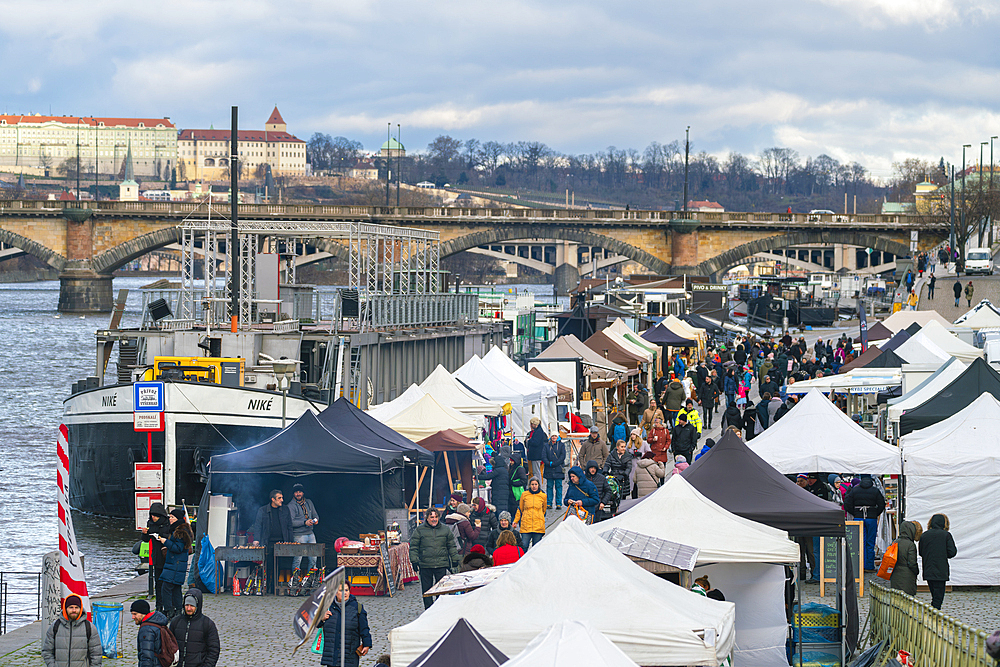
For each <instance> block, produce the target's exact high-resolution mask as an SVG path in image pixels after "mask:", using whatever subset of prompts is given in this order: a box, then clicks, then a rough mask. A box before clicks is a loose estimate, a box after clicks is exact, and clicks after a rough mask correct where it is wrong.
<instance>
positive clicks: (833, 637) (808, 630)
mask: <svg viewBox="0 0 1000 667" xmlns="http://www.w3.org/2000/svg"><path fill="white" fill-rule="evenodd" d="M792 641H793V642H794V643H795V644H796V645H798V643H799V629H798V627H797V626H796V627H793V628H792ZM839 642H840V628H828V627H809V626H808V625H806V626H805V627H804V628H803V629H802V643H803V644H836V643H839Z"/></svg>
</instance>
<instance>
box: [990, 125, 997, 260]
mask: <svg viewBox="0 0 1000 667" xmlns="http://www.w3.org/2000/svg"><path fill="white" fill-rule="evenodd" d="M996 138H997V137H995V136H993V137H990V194H989V200H988V201H989V205H990V222H989V226H990V235H989V239H988V240H989V244H990V248H992V247H993V140H994V139H996Z"/></svg>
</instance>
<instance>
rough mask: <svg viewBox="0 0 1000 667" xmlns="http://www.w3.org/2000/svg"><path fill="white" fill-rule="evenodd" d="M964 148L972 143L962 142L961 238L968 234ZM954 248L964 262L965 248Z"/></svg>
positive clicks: (969, 146) (956, 270) (970, 146)
mask: <svg viewBox="0 0 1000 667" xmlns="http://www.w3.org/2000/svg"><path fill="white" fill-rule="evenodd" d="M966 148H972V144H962V209H961V210H960V211H959V225H961V227H960V229H961V236H962V238H965V235H966V234H968V232H969V229H968V227H966V226H965V205H966V204H967V203H968V201H969V196H968V194H966V192H965V149H966ZM956 250H957V251H958V257H959V259H962V260H963V264H964V259H965V248H961V249H958V248H956ZM955 275H956V276H957V275H958V263H957V261H956V265H955Z"/></svg>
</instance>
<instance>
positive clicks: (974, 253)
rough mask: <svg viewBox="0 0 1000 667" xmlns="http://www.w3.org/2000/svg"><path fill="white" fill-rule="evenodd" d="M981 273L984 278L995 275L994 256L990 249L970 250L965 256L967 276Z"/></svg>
mask: <svg viewBox="0 0 1000 667" xmlns="http://www.w3.org/2000/svg"><path fill="white" fill-rule="evenodd" d="M973 273H981V274H983V275H984V276H989V275H992V274H993V255H992V253H991V252H990V249H989V248H970V249H969V251H968V252H967V253H966V255H965V274H966V275H968V276H971V275H972V274H973Z"/></svg>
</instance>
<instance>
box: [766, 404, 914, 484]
mask: <svg viewBox="0 0 1000 667" xmlns="http://www.w3.org/2000/svg"><path fill="white" fill-rule="evenodd" d="M746 446H747V447H749V448H750V449H751V450H752V451H753V452H754V453H755V454H757V455H758V456H760V457H761V458H762V459H764V460H765V461H767V462H768V463H769V464H770V465H771V466H773V467H774V469H775V470H777V471H778V472H780V473H784V474H789V473H799V472H829V471H834V472H855V473H870V474H873V475H896V474H899V472H900V470H901V464H900V460H899V449H898V448H896V447H893V446H892V445H890V444H888V443H885V442H883V441H881V440H879V439H878V438H876V437H875V436H874V435H872V434H870V433H869V432H868V431H866V430H864V429H863V428H861V427H860V426H858V425H857V424H855V423H854V421H852V420H851V418H850V417H848V416H847V415H845V414H844V413H843V412H841V411H840V409H839V408H837V406H835V405H834V404H833V403H832V402H831V401H830V400H829V399H827V398H824V397H823V394H821V393H820V392H819V391H816V390H813V391H810V392H809V393H807V394H806V395H805V397H804V398H803V399H802V400H801V401H799V404H798V405H796V406H795V407H794V408H792V409H791V410H790V411H789V412H788V414H786V415H785V416H784V417H782V418H781V419H780V420H779V421H777V422H775V423H774V424H773V425H772V426H771V427H770V428H768V429H767V430H766V431H764V432H763V433H761V434H760V435H758V436H757V437H756V438H754V439H753V440H751V441H750V442H748V443H747V445H746Z"/></svg>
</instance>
